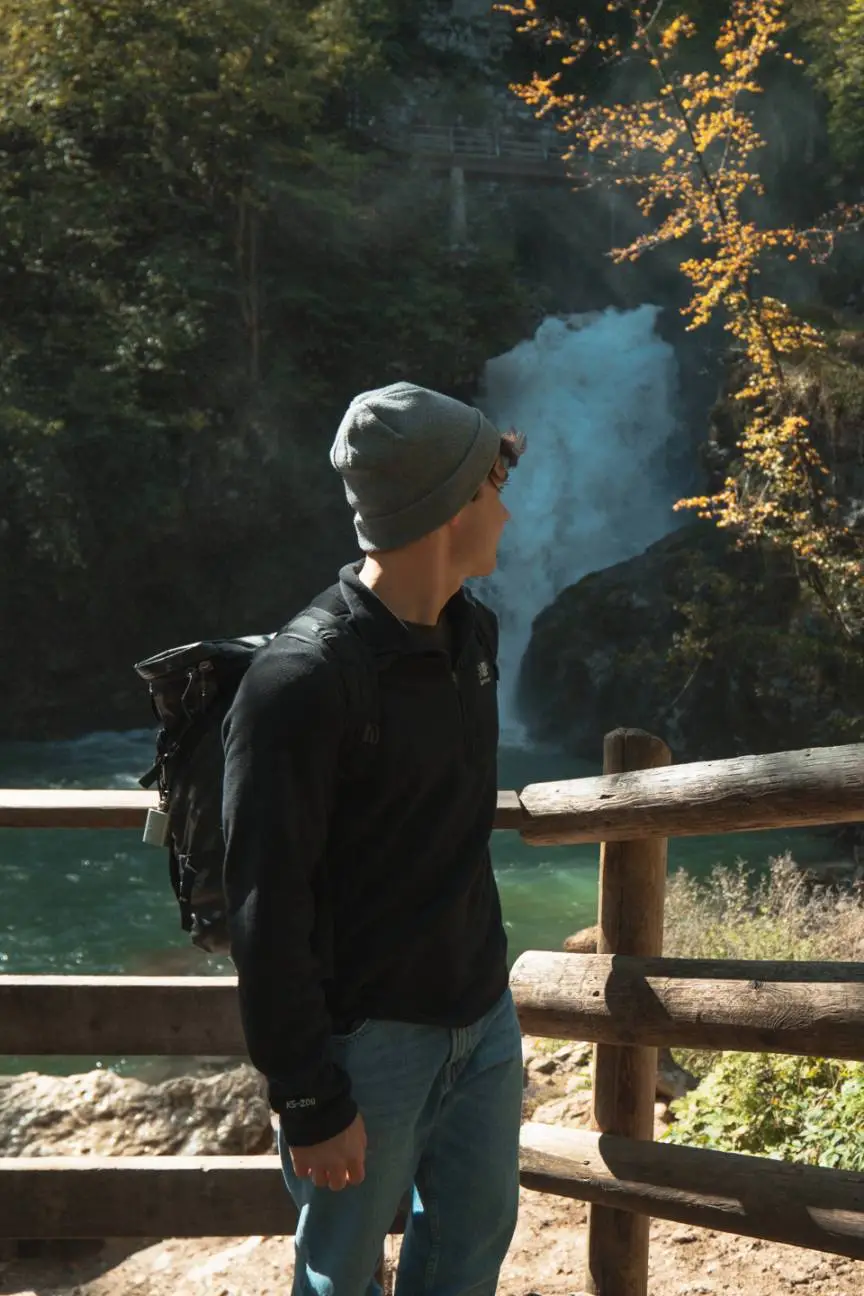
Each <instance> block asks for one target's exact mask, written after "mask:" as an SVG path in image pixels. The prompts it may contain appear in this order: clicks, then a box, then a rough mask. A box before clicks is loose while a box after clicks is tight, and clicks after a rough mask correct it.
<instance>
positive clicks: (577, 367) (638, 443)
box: [477, 306, 678, 746]
mask: <svg viewBox="0 0 864 1296" xmlns="http://www.w3.org/2000/svg"><path fill="white" fill-rule="evenodd" d="M658 313H659V312H658V308H657V307H654V306H640V307H638V308H637V309H635V310H631V311H617V310H614V309H611V308H610V309H609V310H606V311H603V312H602V313H595V314H591V315H570V316H568V317H566V318H549V319H546V320H544V321H543V323H542V324H541V325H540V327H539V329H538V330H537V333H536V334H535V336H534V337H533V338H532V339H531V340H530V341H525V342H520V343H519V345H518V346H516V347H514V348H513V350H512V351H509V352H508V353H507V354H506V355H502V356H497V357H496V358H495V359H494V360H490V361H489V362H488V364H487V365H486V371H485V380H484V392H483V394H482V396H481V397H480V398H479V399H478V401H477V404H478V405H479V406H480V407H481V408H482V409H483V411H484V413H486V414H487V415H488V416H489V418H491V419H492V421H493V422H494V423H496V424H497V426H499V427H500V428H501V429H502V431H504V430H506V429H507V428H509V427H511V426H512V427H515V428H516V429H517V430H518V431H519V432H522V433H525V435H526V436H527V438H528V449H527V451H526V453H525V456H524V458H523V459H522V460H521V462H520V464H519V467H518V469H517V471H516V472H514V473H513V474H512V476H511V479H510V484H509V485H508V487H507V494H506V502H507V507H508V509H509V510H510V512H511V513H512V515H513V516H512V521H511V522H510V523H509V524H508V526H507V528H506V530H505V533H504V540H503V542H502V545H501V552H500V559H499V564H498V570H497V572H496V573H495V575H494V576H492V577H490V578H489V579H488V580H486V581H483V582H482V583H481V585H480V586H479V587H478V593H479V594H480V597H482V598H485V599H486V600H487V601H488V602H489V603H490V605H491V606H492V607H494V609H495V611H496V612H497V613H498V615H499V618H500V622H501V648H500V667H501V719H502V741H503V742H504V743H505V744H509V745H514V746H521V745H522V743H523V742H524V732H523V731H522V728H521V725H520V724H519V720H518V716H517V715H516V712H515V705H514V697H515V690H516V684H517V679H518V671H519V664H520V662H521V660H522V657H523V655H524V653H525V649H526V648H527V646H528V642H529V639H530V636H531V625H532V622H533V620H534V618H535V617H536V616H537V614H538V613H539V612H542V610H543V609H544V608H545V607H547V606H548V605H549V604H550V603H551V602H552V601H553V600H554V599H555V597H556V596H557V595H558V594H559V593H560V592H561V590H563V589H565V588H566V587H567V586H568V585H572V584H573V583H574V582H576V581H578V580H579V579H580V577H582V576H585V575H587V573H588V572H592V571H598V570H600V569H601V568H603V567H609V566H611V565H612V564H613V563H617V562H621V561H623V560H624V559H626V558H631V557H633V556H634V555H635V554H638V553H641V552H642V551H643V550H644V549H645V548H646V547H647V546H648V545H649V544H651V543H653V542H654V541H655V540H658V539H660V537H661V536H663V535H665V534H666V533H667V532H668V531H669V530H671V528H672V526H673V514H672V511H671V505H672V501H673V498H674V496H673V491H672V486H671V484H670V482H669V481H668V478H667V472H666V467H665V455H664V449H665V446H666V443H667V441H668V439H669V437H670V436H671V434H672V432H673V430H674V427H675V419H676V405H677V386H678V371H677V363H676V359H675V352H674V350H673V348H672V347H671V346H670V345H669V344H668V343H667V342H665V341H664V340H663V339H662V338H660V337H659V336H658V335H657V333H656V332H655V322H656V319H657V315H658Z"/></svg>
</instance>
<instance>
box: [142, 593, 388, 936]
mask: <svg viewBox="0 0 864 1296" xmlns="http://www.w3.org/2000/svg"><path fill="white" fill-rule="evenodd" d="M278 633H279V634H280V635H291V636H292V637H293V638H295V639H300V640H302V641H303V642H304V643H309V644H316V645H318V644H321V643H323V644H324V645H325V646H326V647H327V649H328V650H329V651H330V652H332V653H333V654H334V655H335V656H336V657H337V659H338V660H339V662H340V665H341V667H342V675H343V677H344V681H345V685H346V690H347V696H348V700H349V711H350V714H351V715H352V716H353V717H354V718H355V720H356V724H352V725H351V726H350V731H349V739H348V743H347V746H348V747H349V748H350V750H349V752H348V753H347V755H349V756H350V755H351V754H352V753H356V754H357V755H358V756H359V754H360V753H361V752H365V754H367V755H368V744H370V743H373V744H374V743H376V742H377V740H378V721H377V714H378V705H377V703H378V698H377V665H376V663H375V660H374V659H373V657H372V655H371V653H370V652H369V650H368V649H366V648H365V647H364V646H363V643H362V641H361V639H360V637H359V635H357V633H356V632H355V631H354V630H353V629H351V628H350V627H349V626H346V624H345V622H344V620H343V619H342V618H340V617H338V616H336V615H335V614H334V613H332V612H327V611H326V610H325V609H324V608H319V607H311V608H307V609H306V611H305V612H303V613H301V614H300V615H299V616H298V617H295V618H294V620H293V621H291V622H289V624H288V625H287V626H285V627H284V628H283V629H282V630H280V631H279V632H278ZM274 638H275V635H273V634H267V635H249V636H247V637H245V638H240V639H210V640H204V641H202V642H200V643H192V644H185V645H184V646H183V647H181V648H170V649H168V651H167V652H162V653H158V654H157V655H156V656H155V657H148V658H147V660H146V661H141V662H137V663H136V665H135V670H136V671H137V673H138V675H140V677H141V678H142V679H143V680H145V681H146V682H147V684H148V685H149V690H150V702H151V706H152V708H153V711H154V713H155V715H156V719H157V720H158V721H159V725H160V728H159V732H158V734H157V737H156V762H155V764H154V765H153V768H152V769H150V770H149V771H148V772H147V773H146V774H145V775H144V776H143V777H142V778H141V779H140V780H139V782H140V784H141V786H142V787H144V788H151V787H153V786H154V784H155V785H156V786H158V789H159V809H158V810H155V811H154V810H151V811H150V812H149V814H148V816H147V826H146V828H145V830H144V840H145V841H146V842H149V843H150V844H152V845H157V846H166V847H167V848H168V867H169V873H170V879H171V885H172V887H173V889H174V895H175V896H176V898H177V902H178V904H179V906H180V923H181V926H182V928H183V930H184V931H186V932H189V933H190V935H191V938H192V943H193V944H194V945H197V946H198V947H199V948H200V949H202V950H206V951H207V953H210V954H227V953H229V949H230V945H229V937H228V923H227V915H226V912H225V896H224V891H223V882H222V875H223V866H224V856H225V843H224V838H223V833H222V781H223V774H224V767H225V759H224V752H223V748H222V722H223V721H224V719H225V716H226V715H227V713H228V709H229V707H230V706H231V703H232V701H233V700H234V695H235V693H236V692H237V689H238V687H239V684H240V681H241V679H242V678H243V676H244V674H245V673H246V671H247V669H248V667H249V664H250V662H251V661H252V659H253V657H254V656H255V654H256V653H257V652H260V650H261V649H262V648H264V647H265V646H266V645H267V644H268V643H270V642H271V641H272V640H273V639H274Z"/></svg>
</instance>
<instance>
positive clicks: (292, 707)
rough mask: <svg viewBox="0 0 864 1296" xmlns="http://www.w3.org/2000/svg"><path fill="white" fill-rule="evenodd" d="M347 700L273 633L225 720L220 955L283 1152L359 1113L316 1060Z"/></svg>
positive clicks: (329, 673) (314, 664)
mask: <svg viewBox="0 0 864 1296" xmlns="http://www.w3.org/2000/svg"><path fill="white" fill-rule="evenodd" d="M346 719H347V717H346V702H345V695H344V689H343V686H342V680H341V678H340V675H339V669H338V665H337V664H336V663H335V662H334V661H333V660H331V659H329V658H328V657H325V656H324V655H323V650H322V654H321V655H317V654H316V652H315V649H314V648H311V647H309V646H308V645H300V644H298V643H297V641H296V640H291V639H290V638H288V637H284V638H280V639H277V640H275V641H274V643H273V644H272V645H271V646H270V647H269V648H267V649H265V650H264V652H263V653H261V655H260V656H259V657H258V658H256V660H255V661H254V662H253V664H252V665H251V666H250V668H249V670H248V671H247V673H246V675H245V677H244V679H243V681H242V683H241V685H240V688H239V689H238V691H237V695H236V697H235V699H234V702H233V705H232V706H231V709H230V711H229V713H228V715H227V717H226V720H225V729H224V739H225V783H224V795H223V822H224V828H225V839H226V855H225V890H226V896H227V901H228V915H229V926H230V934H231V955H232V958H233V960H234V963H235V965H236V967H237V977H238V984H239V992H240V1013H241V1018H242V1022H243V1030H244V1034H245V1037H246V1044H247V1048H248V1050H249V1056H250V1058H251V1060H252V1063H253V1065H254V1066H255V1067H257V1069H258V1070H259V1071H261V1072H263V1073H264V1075H265V1076H266V1077H267V1080H268V1087H269V1094H270V1102H271V1105H272V1106H273V1108H274V1110H275V1111H277V1112H278V1113H279V1116H280V1120H281V1123H282V1129H283V1133H284V1135H285V1137H286V1139H287V1141H288V1143H289V1144H292V1145H295V1146H302V1145H305V1146H308V1145H311V1144H314V1143H319V1142H322V1141H323V1140H324V1139H328V1138H332V1137H333V1136H334V1135H336V1134H338V1133H340V1132H341V1131H342V1130H343V1129H346V1128H347V1127H348V1126H349V1125H350V1124H351V1122H352V1120H353V1119H354V1117H355V1115H356V1112H357V1108H356V1105H355V1103H354V1101H353V1099H352V1098H351V1092H350V1082H349V1079H348V1077H347V1075H346V1074H345V1073H344V1072H343V1071H342V1070H340V1069H339V1068H338V1067H337V1066H335V1065H334V1064H333V1063H332V1062H331V1061H329V1060H328V1057H327V1045H328V1041H329V1037H330V1033H331V1022H330V1018H329V1015H328V1011H327V1006H326V1001H325V995H324V984H323V983H324V980H325V979H326V977H327V975H328V972H329V968H328V967H327V962H328V961H329V942H330V933H329V931H328V930H327V925H328V921H329V906H328V905H327V904H326V889H325V886H326V878H325V877H324V876H323V869H324V857H325V851H326V843H327V833H328V825H329V822H330V816H331V814H332V813H333V810H334V804H335V790H336V787H335V785H336V772H337V762H338V757H339V748H340V745H341V741H342V736H343V733H344V730H345V725H346Z"/></svg>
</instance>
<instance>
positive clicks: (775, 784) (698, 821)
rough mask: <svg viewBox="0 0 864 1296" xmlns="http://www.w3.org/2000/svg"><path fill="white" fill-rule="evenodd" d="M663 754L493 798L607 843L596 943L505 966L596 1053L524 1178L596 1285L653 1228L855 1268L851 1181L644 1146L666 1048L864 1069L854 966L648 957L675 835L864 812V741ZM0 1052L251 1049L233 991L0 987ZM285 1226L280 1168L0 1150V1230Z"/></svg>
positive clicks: (609, 1279)
mask: <svg viewBox="0 0 864 1296" xmlns="http://www.w3.org/2000/svg"><path fill="white" fill-rule="evenodd" d="M667 759H668V753H666V749H665V748H664V746H663V744H662V743H659V742H658V740H656V739H653V738H651V737H650V736H649V735H647V734H642V733H640V732H639V731H632V730H626V731H625V730H621V731H616V732H615V734H613V735H609V737H608V738H607V743H606V755H605V763H604V770H605V772H604V774H603V775H602V776H599V777H597V778H591V779H576V780H569V781H565V782H558V783H546V784H534V785H531V786H529V787H527V788H524V789H523V790H522V791H521V792H520V793H515V792H502V793H499V799H498V813H497V817H496V822H495V826H496V828H506V829H516V830H518V831H519V832H520V833H521V834H522V836H523V838H524V840H525V841H526V842H529V843H531V844H532V845H548V844H553V843H562V842H566V843H574V842H591V841H599V842H601V843H603V847H602V851H601V870H600V904H599V940H598V953H597V954H595V955H576V954H557V953H549V952H529V953H526V954H523V955H522V957H521V958H520V959H519V960H518V961H517V963H516V965H515V966H514V968H513V972H512V977H511V983H512V987H513V993H514V997H515V999H516V1003H517V1008H518V1010H519V1015H520V1020H521V1023H522V1028H523V1030H524V1031H526V1032H530V1033H532V1034H537V1035H547V1036H551V1037H556V1038H570V1039H581V1040H591V1041H594V1042H595V1043H596V1050H595V1072H594V1090H593V1117H594V1124H595V1129H594V1130H593V1131H592V1130H565V1129H556V1128H552V1127H545V1126H538V1125H536V1124H528V1125H526V1126H524V1128H523V1138H522V1180H523V1183H524V1184H525V1185H526V1186H528V1187H531V1188H535V1189H539V1190H541V1191H545V1192H553V1193H559V1194H562V1195H564V1196H571V1197H577V1198H580V1199H581V1200H584V1201H588V1202H589V1203H591V1214H590V1224H589V1246H588V1272H587V1276H586V1288H587V1290H588V1291H590V1292H594V1293H597V1296H646V1293H647V1260H648V1253H647V1239H648V1233H647V1217H648V1216H650V1215H654V1216H657V1217H660V1218H665V1219H670V1220H677V1221H680V1222H682V1223H686V1224H696V1225H699V1226H702V1227H709V1228H715V1229H723V1230H726V1231H729V1232H733V1233H742V1234H747V1235H749V1236H752V1237H760V1238H765V1239H769V1240H773V1241H778V1242H785V1243H790V1244H793V1245H797V1246H806V1247H813V1248H816V1249H819V1250H823V1251H830V1252H835V1253H837V1254H840V1255H845V1256H850V1257H853V1258H855V1259H864V1179H862V1176H860V1175H857V1174H847V1173H844V1172H841V1171H837V1170H824V1169H820V1168H818V1167H807V1166H798V1165H788V1164H782V1163H778V1162H776V1161H772V1160H767V1159H762V1158H758V1157H744V1156H733V1155H731V1154H727V1153H721V1152H715V1151H709V1150H706V1149H695V1148H682V1147H674V1146H668V1145H662V1144H661V1145H657V1144H655V1143H653V1142H652V1141H651V1120H650V1106H651V1102H652V1099H653V1082H654V1076H655V1068H656V1049H657V1047H658V1046H661V1045H662V1046H670V1045H671V1046H675V1045H677V1046H686V1047H697V1048H717V1049H736V1050H741V1051H746V1050H750V1051H756V1052H762V1051H770V1052H785V1053H802V1054H817V1055H821V1056H827V1057H843V1058H852V1059H858V1060H864V1029H862V1028H864V965H862V964H860V963H835V964H832V963H791V962H771V963H769V962H739V961H714V960H702V959H666V958H663V957H662V956H661V935H662V897H663V885H664V882H663V879H664V874H665V844H666V839H667V838H668V837H672V836H690V835H698V834H702V833H720V832H732V831H742V830H758V829H766V828H774V827H778V826H781V825H782V826H784V827H795V826H798V827H802V826H812V825H816V824H838V823H846V822H855V821H859V820H862V819H864V746H860V745H854V746H845V747H835V748H828V749H815V750H806V751H799V752H783V753H779V754H775V755H770V756H755V757H745V758H740V759H737V760H725V761H704V762H698V763H694V764H691V765H682V766H678V767H672V766H669V765H666V764H664V762H665V761H666V760H667ZM643 766H653V768H642V767H643ZM154 803H155V797H154V796H153V795H152V794H151V793H146V792H136V791H110V792H106V791H92V792H86V791H83V792H82V791H68V790H62V791H58V790H37V791H33V790H30V789H26V790H19V789H8V790H5V791H0V828H3V827H5V828H36V827H38V828H48V827H55V828H95V827H100V828H101V827H110V828H140V827H141V825H142V824H143V821H144V816H145V813H146V810H147V808H148V807H149V806H151V805H153V804H154ZM0 1053H6V1054H31V1055H33V1054H35V1055H40V1054H50V1053H54V1054H71V1055H74V1054H81V1055H85V1054H86V1055H91V1054H100V1055H103V1056H109V1055H135V1054H154V1053H155V1054H175V1055H195V1056H215V1057H240V1056H244V1055H245V1048H244V1044H243V1039H242V1032H241V1030H240V1023H239V1016H238V1011H237V1003H236V987H235V982H234V978H232V977H194V978H193V977H184V978H167V977H20V976H8V977H0ZM294 1223H295V1217H294V1213H293V1211H292V1209H291V1206H290V1202H289V1201H288V1200H287V1198H286V1196H285V1193H284V1189H283V1187H282V1184H281V1177H280V1173H279V1168H278V1161H277V1159H276V1158H274V1157H267V1156H261V1157H229V1158H226V1157H192V1158H188V1157H186V1158H184V1157H158V1158H153V1157H130V1158H104V1157H93V1158H74V1157H72V1158H65V1157H63V1158H56V1157H45V1158H7V1159H0V1237H13V1238H14V1237H32V1238H43V1237H82V1236H83V1237H90V1236H100V1237H107V1236H123V1237H144V1236H147V1237H153V1236H163V1237H166V1236H187V1237H191V1236H203V1235H210V1236H220V1235H221V1236H236V1235H238V1234H242V1233H256V1234H257V1233H267V1232H276V1233H287V1232H290V1231H291V1230H292V1229H293V1227H294ZM393 1227H394V1230H398V1229H399V1228H401V1221H400V1220H399V1219H397V1220H396V1221H394V1226H393Z"/></svg>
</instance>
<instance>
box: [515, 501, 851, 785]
mask: <svg viewBox="0 0 864 1296" xmlns="http://www.w3.org/2000/svg"><path fill="white" fill-rule="evenodd" d="M519 701H520V710H521V713H522V715H523V716H524V717H525V719H526V722H527V723H528V725H529V728H530V731H531V736H532V737H533V738H534V739H535V740H539V741H543V742H551V743H553V744H556V745H558V746H560V747H562V748H564V750H566V751H568V752H569V753H571V754H573V755H574V756H578V757H582V758H586V759H589V760H594V761H598V760H599V759H600V756H601V753H602V750H603V736H604V734H605V733H607V732H609V730H611V729H614V728H616V727H618V726H628V727H634V728H643V729H647V730H649V731H650V732H651V733H654V734H657V735H658V737H661V738H664V739H665V741H666V742H667V743H668V744H669V746H670V747H671V749H672V752H673V755H674V757H675V760H676V761H686V760H707V759H712V758H719V757H724V756H735V755H741V754H745V753H751V752H766V751H783V750H791V749H795V748H800V747H806V746H811V745H813V746H817V745H819V746H830V745H833V744H835V743H844V742H858V741H861V740H862V738H864V722H862V719H861V717H862V712H864V662H862V661H859V660H858V659H857V658H856V657H855V655H854V654H851V653H849V651H848V648H845V647H844V646H843V645H842V644H840V643H839V641H838V637H837V632H836V631H834V630H833V628H832V627H831V626H830V625H828V624H827V622H826V620H825V618H824V616H821V615H820V611H819V609H818V608H816V607H814V606H813V604H812V602H808V600H807V597H806V594H805V592H803V591H802V589H801V587H800V585H799V582H798V579H797V578H796V576H795V574H794V572H792V571H791V570H790V569H789V567H788V565H786V563H785V561H784V560H783V559H782V557H780V556H778V555H771V554H766V553H763V552H762V551H758V550H748V551H740V550H736V549H735V548H734V545H733V544H732V542H731V540H730V539H729V538H728V537H727V536H725V535H724V534H723V533H722V532H720V531H718V530H717V529H716V528H715V527H713V526H712V525H711V524H708V523H696V524H692V525H688V526H686V527H682V528H681V529H680V530H678V531H675V532H673V533H672V534H671V535H668V536H666V537H665V538H664V539H662V540H660V541H658V543H657V544H654V545H652V546H651V547H650V548H649V549H647V550H646V551H645V553H644V554H641V555H639V556H638V557H636V558H632V559H630V560H629V561H627V562H623V563H618V564H616V565H615V566H614V567H609V568H607V569H606V570H604V571H601V572H595V573H593V574H591V575H589V576H586V577H585V578H584V579H583V580H581V581H579V582H578V584H576V585H572V586H570V587H569V588H568V589H566V590H564V591H563V592H562V593H561V594H560V595H559V597H558V598H557V599H556V600H555V602H554V603H553V604H552V605H551V606H550V607H549V608H547V609H546V610H545V611H544V612H543V613H541V615H540V616H539V617H538V618H537V620H536V621H535V623H534V631H533V635H532V639H531V643H530V645H529V648H528V651H527V653H526V655H525V659H524V662H523V666H522V674H521V680H520V697H519Z"/></svg>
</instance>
